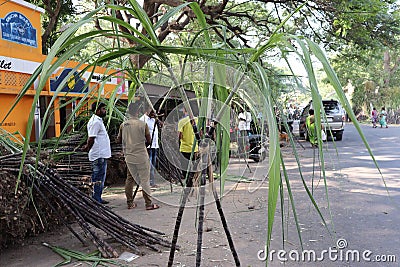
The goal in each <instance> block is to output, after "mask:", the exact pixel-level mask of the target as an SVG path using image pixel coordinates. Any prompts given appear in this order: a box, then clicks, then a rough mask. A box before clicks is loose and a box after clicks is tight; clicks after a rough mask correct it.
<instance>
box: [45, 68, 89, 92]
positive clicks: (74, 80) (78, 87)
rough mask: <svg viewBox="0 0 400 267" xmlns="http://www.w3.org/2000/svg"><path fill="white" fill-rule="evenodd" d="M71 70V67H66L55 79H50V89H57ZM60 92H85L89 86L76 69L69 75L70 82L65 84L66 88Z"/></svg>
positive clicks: (52, 90) (53, 90)
mask: <svg viewBox="0 0 400 267" xmlns="http://www.w3.org/2000/svg"><path fill="white" fill-rule="evenodd" d="M71 71H72V69H71V68H66V69H64V70H63V71H62V72H61V74H60V76H57V77H56V78H55V79H50V91H51V92H55V91H57V88H58V87H59V86H60V84H61V83H62V82H63V81H64V80H65V79H66V77H67V76H68V74H69V73H70V72H71ZM60 92H69V93H83V94H84V93H87V92H88V88H87V87H85V81H84V80H83V79H82V78H81V77H79V75H78V72H76V71H75V72H74V74H73V75H72V76H71V77H69V80H68V82H67V83H66V84H65V86H64V88H62V89H61V91H60Z"/></svg>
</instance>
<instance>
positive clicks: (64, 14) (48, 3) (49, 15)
mask: <svg viewBox="0 0 400 267" xmlns="http://www.w3.org/2000/svg"><path fill="white" fill-rule="evenodd" d="M28 2H30V3H32V4H35V5H37V6H40V7H42V8H43V9H44V10H45V11H46V12H45V13H44V15H43V17H42V18H43V28H44V32H43V34H42V53H43V54H44V55H47V53H48V50H49V49H50V48H51V46H52V44H53V43H54V42H55V40H56V39H57V38H58V36H59V35H60V32H61V31H63V30H65V28H66V27H67V23H70V22H72V20H73V17H74V14H75V13H76V10H75V8H74V4H73V1H72V0H28Z"/></svg>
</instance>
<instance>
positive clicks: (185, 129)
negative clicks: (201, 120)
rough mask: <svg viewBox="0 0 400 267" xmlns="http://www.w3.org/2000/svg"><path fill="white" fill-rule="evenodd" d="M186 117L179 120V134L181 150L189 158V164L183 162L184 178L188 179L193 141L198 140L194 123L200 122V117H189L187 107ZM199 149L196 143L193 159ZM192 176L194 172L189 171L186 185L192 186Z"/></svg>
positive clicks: (184, 111)
mask: <svg viewBox="0 0 400 267" xmlns="http://www.w3.org/2000/svg"><path fill="white" fill-rule="evenodd" d="M183 113H184V117H183V118H182V119H180V120H179V122H178V135H179V151H180V152H181V154H182V155H183V156H184V157H185V159H186V160H187V161H186V162H187V164H182V174H183V178H184V179H186V175H187V169H188V165H190V157H191V155H192V147H193V143H194V142H196V137H195V134H194V131H193V124H194V123H196V124H197V123H198V119H197V118H194V119H193V120H191V119H190V118H189V115H188V112H187V111H186V109H185V108H183ZM198 151H199V147H198V144H197V142H196V145H195V147H194V150H193V158H192V161H194V160H195V159H196V156H197V152H198ZM192 177H193V172H190V173H189V176H188V179H187V180H186V186H188V187H191V186H192Z"/></svg>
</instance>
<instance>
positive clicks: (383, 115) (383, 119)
mask: <svg viewBox="0 0 400 267" xmlns="http://www.w3.org/2000/svg"><path fill="white" fill-rule="evenodd" d="M386 116H387V113H386V110H385V107H382V110H381V113H380V114H379V124H380V125H381V128H382V127H385V128H388V126H387V124H386Z"/></svg>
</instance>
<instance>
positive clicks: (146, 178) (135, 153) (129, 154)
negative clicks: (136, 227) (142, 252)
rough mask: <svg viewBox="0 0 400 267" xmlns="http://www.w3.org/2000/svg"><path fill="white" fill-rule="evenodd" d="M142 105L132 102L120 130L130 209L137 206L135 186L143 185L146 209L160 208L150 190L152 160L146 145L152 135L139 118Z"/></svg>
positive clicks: (118, 141)
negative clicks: (126, 171)
mask: <svg viewBox="0 0 400 267" xmlns="http://www.w3.org/2000/svg"><path fill="white" fill-rule="evenodd" d="M139 110H140V105H138V104H134V103H131V104H129V106H128V112H127V113H128V120H126V121H124V122H123V123H122V124H121V126H120V128H119V132H118V137H117V143H122V149H123V151H124V155H125V162H126V165H127V167H128V175H127V177H126V181H125V195H126V201H127V204H128V209H132V208H135V207H136V204H135V203H134V202H133V188H134V187H136V186H137V185H141V186H142V194H143V198H144V201H145V204H146V210H154V209H158V208H159V207H160V206H158V205H157V204H154V203H153V202H152V199H151V191H150V162H149V158H148V156H147V149H146V146H147V145H150V142H151V137H150V131H149V127H148V126H147V124H146V123H145V122H144V121H141V120H139V118H138V115H139Z"/></svg>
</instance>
